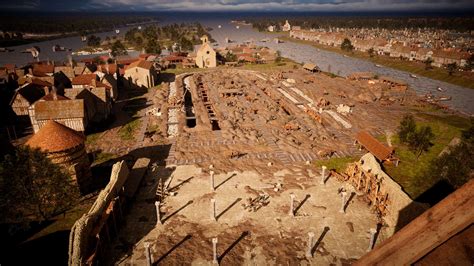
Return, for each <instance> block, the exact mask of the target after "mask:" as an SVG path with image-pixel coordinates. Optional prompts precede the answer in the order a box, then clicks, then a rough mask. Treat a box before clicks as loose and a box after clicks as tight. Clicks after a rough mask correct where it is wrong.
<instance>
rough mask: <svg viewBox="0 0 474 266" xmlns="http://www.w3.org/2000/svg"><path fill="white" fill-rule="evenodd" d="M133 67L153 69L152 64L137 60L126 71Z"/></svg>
mask: <svg viewBox="0 0 474 266" xmlns="http://www.w3.org/2000/svg"><path fill="white" fill-rule="evenodd" d="M134 67H139V68H144V69H151V68H152V67H153V64H152V63H151V62H148V61H145V60H138V61H135V62H133V63H131V64H130V65H128V67H127V69H130V68H134Z"/></svg>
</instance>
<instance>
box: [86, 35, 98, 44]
mask: <svg viewBox="0 0 474 266" xmlns="http://www.w3.org/2000/svg"><path fill="white" fill-rule="evenodd" d="M87 45H88V46H91V47H97V46H99V45H100V37H98V36H95V35H91V36H89V37H88V38H87Z"/></svg>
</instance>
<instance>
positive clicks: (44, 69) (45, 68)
mask: <svg viewBox="0 0 474 266" xmlns="http://www.w3.org/2000/svg"><path fill="white" fill-rule="evenodd" d="M33 72H39V73H45V74H46V73H54V65H47V64H36V65H34V66H33Z"/></svg>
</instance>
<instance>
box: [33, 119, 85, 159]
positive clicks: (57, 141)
mask: <svg viewBox="0 0 474 266" xmlns="http://www.w3.org/2000/svg"><path fill="white" fill-rule="evenodd" d="M84 139H85V138H84V136H83V135H82V134H81V133H79V132H77V131H75V130H73V129H71V128H68V127H66V126H64V125H62V124H60V123H58V122H56V121H53V120H50V121H48V122H47V123H46V124H45V125H44V126H43V127H42V128H41V129H40V130H39V131H38V133H36V134H35V135H33V137H31V138H30V139H29V140H28V141H27V142H26V145H27V146H30V147H31V148H39V149H41V150H43V151H48V152H59V151H65V150H68V149H71V148H74V147H77V146H79V145H82V144H84Z"/></svg>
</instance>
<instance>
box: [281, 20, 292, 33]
mask: <svg viewBox="0 0 474 266" xmlns="http://www.w3.org/2000/svg"><path fill="white" fill-rule="evenodd" d="M282 30H283V31H290V30H291V25H290V23H289V22H288V20H286V21H285V25H283V28H282Z"/></svg>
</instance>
